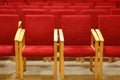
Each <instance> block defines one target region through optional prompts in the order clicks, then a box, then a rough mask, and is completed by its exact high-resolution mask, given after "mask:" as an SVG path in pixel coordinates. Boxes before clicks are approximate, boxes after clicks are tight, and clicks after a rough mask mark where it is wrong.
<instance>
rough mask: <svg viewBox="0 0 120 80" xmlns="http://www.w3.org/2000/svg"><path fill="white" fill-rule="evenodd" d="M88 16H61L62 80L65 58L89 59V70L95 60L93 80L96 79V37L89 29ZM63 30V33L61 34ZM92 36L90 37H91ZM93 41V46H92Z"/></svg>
mask: <svg viewBox="0 0 120 80" xmlns="http://www.w3.org/2000/svg"><path fill="white" fill-rule="evenodd" d="M90 24H91V22H90V16H89V15H63V16H62V21H61V29H59V36H60V42H59V43H60V50H59V51H60V75H61V79H62V80H63V79H64V58H65V57H90V70H92V69H93V57H94V58H95V68H94V71H95V72H94V73H95V77H94V78H95V80H97V79H98V77H97V76H98V40H99V39H98V37H97V34H95V31H94V30H93V29H92V28H91V25H90ZM62 30H63V33H62ZM91 36H92V37H91ZM94 40H95V45H94V44H93V43H94Z"/></svg>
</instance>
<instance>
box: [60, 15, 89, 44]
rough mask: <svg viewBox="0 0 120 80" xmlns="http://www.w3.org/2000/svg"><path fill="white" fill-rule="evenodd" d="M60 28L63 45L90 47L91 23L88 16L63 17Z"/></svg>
mask: <svg viewBox="0 0 120 80" xmlns="http://www.w3.org/2000/svg"><path fill="white" fill-rule="evenodd" d="M61 24H62V26H61V28H62V29H63V33H64V40H65V45H90V43H91V42H90V41H91V31H90V30H91V26H90V25H91V22H90V16H88V15H63V16H62V23H61Z"/></svg>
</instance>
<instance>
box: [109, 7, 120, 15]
mask: <svg viewBox="0 0 120 80" xmlns="http://www.w3.org/2000/svg"><path fill="white" fill-rule="evenodd" d="M111 14H116V15H120V9H119V8H116V9H111Z"/></svg>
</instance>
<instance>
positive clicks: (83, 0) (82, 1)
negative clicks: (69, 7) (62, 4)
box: [66, 0, 85, 3]
mask: <svg viewBox="0 0 120 80" xmlns="http://www.w3.org/2000/svg"><path fill="white" fill-rule="evenodd" d="M66 2H71V3H77V2H81V3H84V2H85V0H66Z"/></svg>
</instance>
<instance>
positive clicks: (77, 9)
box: [68, 6, 91, 14]
mask: <svg viewBox="0 0 120 80" xmlns="http://www.w3.org/2000/svg"><path fill="white" fill-rule="evenodd" d="M68 8H70V9H75V10H76V11H77V12H78V14H81V10H83V9H90V8H91V7H90V6H68Z"/></svg>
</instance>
